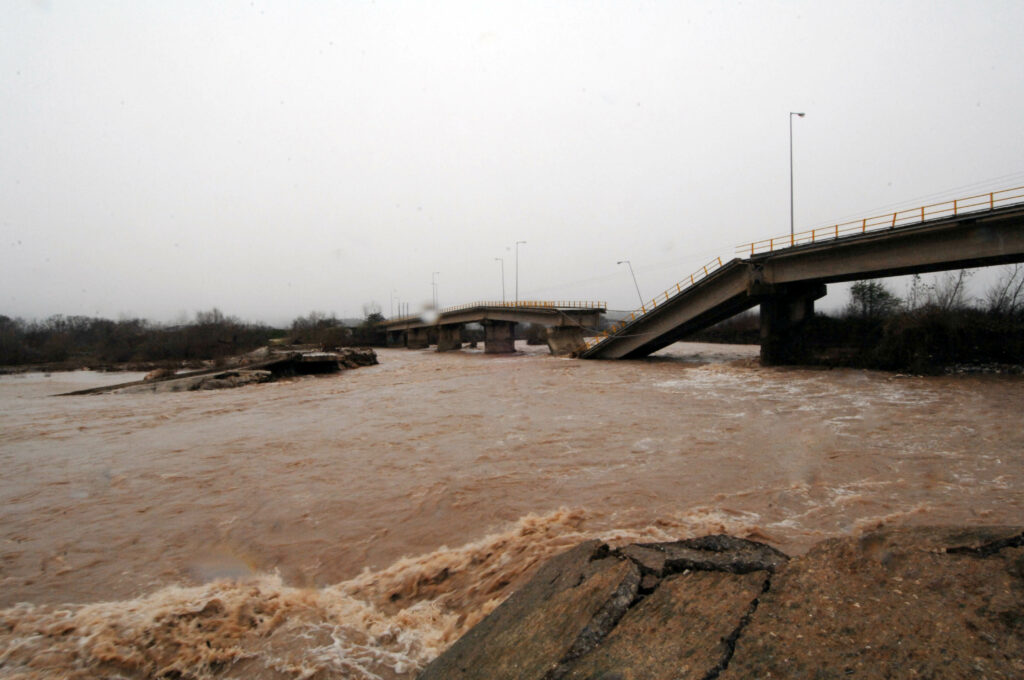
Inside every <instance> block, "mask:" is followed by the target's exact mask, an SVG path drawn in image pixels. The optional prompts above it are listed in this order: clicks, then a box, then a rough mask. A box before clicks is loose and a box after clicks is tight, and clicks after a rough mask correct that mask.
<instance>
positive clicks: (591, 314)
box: [381, 300, 607, 354]
mask: <svg viewBox="0 0 1024 680" xmlns="http://www.w3.org/2000/svg"><path fill="white" fill-rule="evenodd" d="M606 307H607V305H606V304H605V303H604V302H589V301H569V300H558V301H548V300H545V301H538V300H530V301H524V300H520V301H518V302H493V301H489V302H471V303H469V304H464V305H459V306H457V307H447V308H445V309H442V310H440V311H439V312H434V313H430V312H428V313H425V314H422V315H415V316H407V317H401V318H397V319H389V320H388V321H384V322H382V323H381V326H382V327H383V328H384V330H385V332H386V333H387V343H388V346H389V347H409V348H411V349H424V348H426V347H429V346H430V345H433V344H436V345H437V351H439V352H446V351H450V350H457V349H461V348H462V344H463V340H462V335H463V327H464V326H465V325H466V324H470V323H476V324H480V325H481V326H483V329H484V352H485V353H487V354H499V353H508V352H514V351H515V327H516V324H520V323H530V324H536V325H541V326H545V327H547V342H548V347H549V348H550V349H551V352H552V354H569V353H571V352H573V351H575V350H577V349H578V348H579V347H580V346H582V344H583V333H584V330H585V329H588V328H596V327H597V326H598V324H599V322H600V320H601V315H602V314H604V312H605V310H606Z"/></svg>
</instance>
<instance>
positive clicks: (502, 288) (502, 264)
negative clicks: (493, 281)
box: [494, 257, 505, 304]
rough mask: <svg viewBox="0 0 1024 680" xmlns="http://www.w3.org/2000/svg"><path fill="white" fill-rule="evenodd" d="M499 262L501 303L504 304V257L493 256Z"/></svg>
mask: <svg viewBox="0 0 1024 680" xmlns="http://www.w3.org/2000/svg"><path fill="white" fill-rule="evenodd" d="M494 259H495V260H497V261H498V262H500V263H501V304H505V258H503V257H496V258H494Z"/></svg>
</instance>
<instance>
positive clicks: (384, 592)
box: [0, 343, 1024, 678]
mask: <svg viewBox="0 0 1024 680" xmlns="http://www.w3.org/2000/svg"><path fill="white" fill-rule="evenodd" d="M521 349H522V350H523V352H522V353H520V354H517V355H514V356H497V357H496V356H485V355H484V354H483V353H482V352H479V351H469V350H466V351H462V352H458V353H450V354H437V353H435V352H431V351H407V350H380V351H379V352H378V354H379V357H380V361H381V364H380V365H378V366H372V367H367V368H361V369H359V370H358V371H350V372H345V373H341V374H338V375H333V376H324V377H304V378H297V379H294V380H288V381H284V382H278V383H268V384H260V385H252V386H247V387H245V388H241V389H238V390H230V391H218V392H203V393H171V394H146V395H123V394H122V395H119V394H110V395H97V396H89V397H62V398H54V397H51V396H50V395H53V394H56V393H58V392H67V391H70V390H73V389H81V388H84V387H90V386H96V385H100V384H103V383H104V381H108V382H109V383H117V382H125V381H126V380H130V379H132V378H133V377H134V376H125V375H124V374H120V375H112V376H111V375H100V374H91V373H75V374H63V375H62V374H53V375H51V376H49V377H46V376H43V375H39V374H35V375H12V376H4V377H0V465H2V469H3V475H2V477H0V503H2V505H0V507H2V510H0V607H4V609H3V610H2V611H0V677H12V678H13V677H54V676H65V677H82V678H86V677H97V676H100V677H104V676H106V677H118V676H120V677H128V678H141V677H152V676H159V675H161V674H162V675H164V676H165V677H238V678H243V677H245V678H250V677H251V678H301V677H352V678H378V677H379V678H411V677H413V676H414V675H415V673H416V672H417V671H418V670H419V669H421V668H422V667H423V666H424V665H425V664H426V663H427V662H428V661H429V660H430V659H432V658H433V657H434V656H436V655H437V654H438V653H439V652H440V651H441V650H443V649H444V648H446V647H447V646H448V645H450V644H451V642H452V641H453V640H454V639H455V638H457V637H458V635H459V634H461V633H462V632H463V631H465V630H466V629H467V628H468V627H469V626H471V625H472V624H473V623H475V622H476V621H478V620H480V618H482V616H483V615H485V614H486V613H487V612H489V611H491V610H492V609H493V608H494V607H495V606H497V604H498V603H500V602H501V601H502V600H503V599H504V598H505V597H506V596H507V595H508V593H509V592H510V591H511V590H512V589H514V588H515V587H516V586H518V585H520V584H522V583H524V582H525V580H526V579H527V578H528V577H529V576H530V575H531V574H532V573H533V571H534V570H535V569H536V566H537V564H538V563H539V562H540V561H542V560H544V559H546V558H547V557H549V556H551V555H552V554H554V553H555V552H558V551H560V550H563V549H565V548H567V547H569V546H571V545H575V544H577V543H579V542H580V541H583V540H586V539H589V538H595V537H597V538H601V539H603V540H606V541H610V542H611V543H612V544H613V545H617V544H625V543H630V542H634V541H671V540H675V539H679V538H688V537H692V536H699V535H704V534H708V533H730V534H733V535H736V536H744V537H749V538H754V539H756V540H759V541H765V542H768V543H770V544H772V545H774V546H776V547H778V548H779V549H781V550H783V551H784V552H787V553H789V554H800V553H802V552H804V551H806V549H807V548H808V547H809V546H810V545H811V544H813V543H815V542H817V541H819V540H820V539H822V538H825V537H831V536H848V535H858V534H859V533H860V532H862V531H864V530H865V529H868V528H874V527H877V526H879V525H888V526H898V525H924V524H954V525H956V524H971V525H1000V524H1004V525H1005V524H1019V522H1020V518H1021V517H1024V492H1022V491H1021V489H1022V488H1024V464H1022V457H1024V456H1022V454H1024V428H1022V418H1021V404H1022V403H1024V379H1022V378H1021V377H1020V376H987V375H980V376H956V377H938V378H916V377H908V376H900V375H893V374H887V373H875V372H867V371H859V370H834V371H819V370H801V369H762V368H759V367H758V366H757V365H756V363H755V362H753V361H752V357H753V356H755V355H756V349H755V350H751V348H746V347H728V346H709V345H694V344H684V343H680V344H677V345H675V346H673V347H672V348H669V350H667V351H665V352H663V353H661V356H659V357H657V358H654V359H651V360H648V361H643V362H583V361H576V360H571V359H558V358H554V357H550V356H545V355H544V354H543V353H542V352H544V351H546V349H545V348H528V347H526V346H525V345H523V346H521ZM139 377H140V378H141V375H140V376H139Z"/></svg>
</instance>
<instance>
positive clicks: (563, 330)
mask: <svg viewBox="0 0 1024 680" xmlns="http://www.w3.org/2000/svg"><path fill="white" fill-rule="evenodd" d="M547 339H548V349H550V350H551V353H552V354H554V355H556V356H562V355H566V354H572V353H573V352H578V351H580V350H581V349H583V348H584V347H586V344H585V343H584V342H583V327H582V326H548V329H547Z"/></svg>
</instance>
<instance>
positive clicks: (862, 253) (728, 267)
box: [580, 187, 1024, 364]
mask: <svg viewBox="0 0 1024 680" xmlns="http://www.w3.org/2000/svg"><path fill="white" fill-rule="evenodd" d="M737 250H738V254H739V255H741V257H737V258H734V259H732V260H728V261H725V262H723V261H722V259H721V258H719V259H717V260H715V261H713V262H711V263H709V264H708V265H707V266H705V267H703V268H702V269H701V270H700V271H698V272H696V273H694V274H693V275H691V276H690V277H689V278H688V279H686V280H684V281H681V282H680V283H678V284H677V285H676V286H674V287H673V288H671V289H669V290H667V291H665V292H664V293H663V294H661V295H659V296H657V297H656V298H655V299H653V300H651V301H650V303H648V304H646V305H644V306H643V307H641V309H639V310H636V311H635V312H633V313H632V314H631V315H630V316H629V317H628V318H627V319H625V320H624V321H622V322H621V323H619V324H617V325H616V326H613V327H612V328H611V329H609V330H608V331H607V332H605V333H602V334H600V335H598V336H597V337H595V338H592V339H590V340H589V341H588V342H587V345H586V347H585V349H583V350H581V352H580V356H582V357H583V358H587V359H633V358H639V357H644V356H647V355H648V354H650V353H651V352H654V351H657V350H659V349H661V348H663V347H665V346H667V345H669V344H671V343H673V342H676V341H677V340H680V339H682V338H684V337H686V336H687V335H690V334H692V333H694V332H697V331H699V330H702V329H704V328H707V327H708V326H711V325H713V324H715V323H718V322H719V321H722V320H724V319H727V318H729V317H731V316H733V315H735V314H737V313H739V312H742V311H744V310H746V309H749V308H751V307H754V306H756V305H760V307H761V310H760V312H761V314H760V316H761V360H762V362H763V363H767V364H775V363H786V362H787V361H791V360H798V358H799V357H798V356H797V355H798V354H799V346H800V342H799V332H798V331H799V326H800V325H801V324H802V323H803V321H804V320H805V319H807V318H809V317H810V316H811V314H812V313H813V311H814V301H815V300H817V299H819V298H821V297H823V296H824V295H825V287H826V284H828V283H837V282H841V281H856V280H862V279H869V278H880V277H886V276H897V275H901V274H915V273H925V272H935V271H943V270H949V269H963V268H968V267H983V266H989V265H997V264H1007V263H1013V262H1024V187H1020V188H1016V189H1008V190H1005V191H1000V192H992V193H989V194H983V195H980V196H973V197H970V198H966V199H957V200H955V201H950V202H945V203H939V204H934V205H930V206H924V207H921V208H914V209H912V210H903V211H899V212H895V213H891V214H888V215H883V216H879V217H875V218H867V219H863V220H858V221H856V222H849V223H846V224H838V225H835V226H831V227H824V228H821V229H814V230H811V231H805V232H801V233H797V234H795V235H789V234H787V235H786V236H784V237H778V238H774V239H766V240H764V241H757V242H755V243H750V244H746V245H743V246H740V247H739V248H738V249H737Z"/></svg>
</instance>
